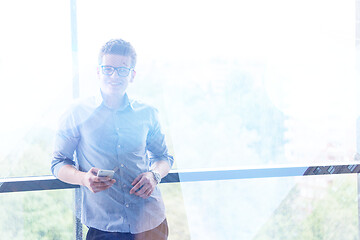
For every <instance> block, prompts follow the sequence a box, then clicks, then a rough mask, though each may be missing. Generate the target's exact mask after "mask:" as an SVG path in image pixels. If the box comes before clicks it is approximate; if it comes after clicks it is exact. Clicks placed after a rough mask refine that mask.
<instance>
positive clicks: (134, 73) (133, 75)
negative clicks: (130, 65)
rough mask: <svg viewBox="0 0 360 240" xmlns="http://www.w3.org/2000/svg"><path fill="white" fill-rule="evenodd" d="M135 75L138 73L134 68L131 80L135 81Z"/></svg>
mask: <svg viewBox="0 0 360 240" xmlns="http://www.w3.org/2000/svg"><path fill="white" fill-rule="evenodd" d="M135 75H136V71H135V70H132V73H131V79H130V82H134V78H135Z"/></svg>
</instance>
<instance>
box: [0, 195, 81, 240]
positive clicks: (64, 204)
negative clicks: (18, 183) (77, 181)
mask: <svg viewBox="0 0 360 240" xmlns="http://www.w3.org/2000/svg"><path fill="white" fill-rule="evenodd" d="M73 208H74V202H73V190H57V191H41V192H23V193H3V194H1V195H0V212H1V217H0V229H1V239H16V240H27V239H39V240H40V239H44V240H45V239H54V240H55V239H57V240H70V239H74V238H75V237H74V236H75V233H74V215H73Z"/></svg>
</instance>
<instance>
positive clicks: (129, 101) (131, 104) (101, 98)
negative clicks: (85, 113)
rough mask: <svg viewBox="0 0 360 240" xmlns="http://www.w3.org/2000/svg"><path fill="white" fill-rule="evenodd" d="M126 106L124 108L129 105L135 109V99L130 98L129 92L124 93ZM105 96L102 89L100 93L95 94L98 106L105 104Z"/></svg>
mask: <svg viewBox="0 0 360 240" xmlns="http://www.w3.org/2000/svg"><path fill="white" fill-rule="evenodd" d="M124 100H125V101H124V107H123V108H122V109H125V108H126V107H127V106H130V108H131V109H134V107H133V101H132V100H130V99H129V96H128V95H127V93H125V95H124ZM103 101H104V99H103V97H102V94H101V90H99V91H98V93H97V94H96V95H95V105H96V107H99V106H100V105H102V104H103Z"/></svg>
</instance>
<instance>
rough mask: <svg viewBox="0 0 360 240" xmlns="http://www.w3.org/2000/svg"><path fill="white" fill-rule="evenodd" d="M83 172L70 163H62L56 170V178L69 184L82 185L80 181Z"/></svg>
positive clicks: (83, 174)
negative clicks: (57, 170)
mask: <svg viewBox="0 0 360 240" xmlns="http://www.w3.org/2000/svg"><path fill="white" fill-rule="evenodd" d="M85 174H86V173H85V172H81V171H79V170H77V169H76V168H75V167H74V166H72V165H64V166H63V167H62V168H60V170H59V172H58V176H57V177H58V178H59V179H60V180H61V181H63V182H66V183H70V184H76V185H84V183H83V182H82V180H83V178H84V176H85Z"/></svg>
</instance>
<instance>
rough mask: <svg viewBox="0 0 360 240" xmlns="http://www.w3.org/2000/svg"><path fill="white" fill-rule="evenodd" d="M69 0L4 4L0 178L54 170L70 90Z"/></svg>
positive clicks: (0, 18) (0, 20)
mask: <svg viewBox="0 0 360 240" xmlns="http://www.w3.org/2000/svg"><path fill="white" fill-rule="evenodd" d="M69 3H70V1H46V0H34V1H25V0H15V1H2V2H1V3H0V25H1V31H2V34H1V39H0V52H1V54H0V79H1V84H2V88H1V89H0V108H1V109H2V114H1V119H0V133H1V134H0V144H1V149H0V168H1V169H2V171H1V173H0V178H1V177H10V176H29V175H42V174H50V159H51V152H52V150H51V148H52V143H53V134H54V130H55V129H56V125H57V121H58V120H57V119H58V118H59V116H60V114H61V113H62V112H63V111H64V109H65V108H64V106H66V105H67V104H68V103H69V100H71V95H72V90H71V85H72V75H71V69H72V66H71V36H70V34H71V31H70V27H71V25H70V4H69ZM20 6H21V7H20Z"/></svg>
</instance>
